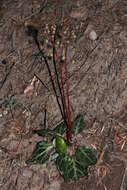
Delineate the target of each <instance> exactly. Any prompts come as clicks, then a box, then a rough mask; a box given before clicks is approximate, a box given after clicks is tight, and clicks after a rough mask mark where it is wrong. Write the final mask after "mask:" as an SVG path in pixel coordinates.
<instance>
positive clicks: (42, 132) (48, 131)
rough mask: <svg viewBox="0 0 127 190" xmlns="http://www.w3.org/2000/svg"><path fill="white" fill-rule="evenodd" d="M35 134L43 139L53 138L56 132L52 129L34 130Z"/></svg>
mask: <svg viewBox="0 0 127 190" xmlns="http://www.w3.org/2000/svg"><path fill="white" fill-rule="evenodd" d="M33 132H34V133H35V134H38V135H39V136H42V137H45V136H46V137H47V136H53V135H54V134H55V133H54V131H53V130H51V129H38V130H34V131H33Z"/></svg>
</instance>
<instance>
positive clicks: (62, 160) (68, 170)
mask: <svg viewBox="0 0 127 190" xmlns="http://www.w3.org/2000/svg"><path fill="white" fill-rule="evenodd" d="M56 165H57V168H58V170H59V172H60V174H61V176H63V178H64V180H65V181H69V180H70V179H72V180H74V181H77V180H78V179H79V178H80V177H83V176H85V175H87V173H88V172H87V168H83V167H82V165H80V163H78V162H77V161H75V160H74V159H73V158H72V156H68V155H66V156H64V157H63V156H59V157H58V158H57V161H56Z"/></svg>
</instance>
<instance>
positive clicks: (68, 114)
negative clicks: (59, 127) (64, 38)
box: [65, 45, 72, 141]
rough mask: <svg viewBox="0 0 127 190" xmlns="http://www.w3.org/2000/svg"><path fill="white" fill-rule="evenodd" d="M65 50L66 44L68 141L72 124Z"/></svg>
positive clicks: (70, 138)
mask: <svg viewBox="0 0 127 190" xmlns="http://www.w3.org/2000/svg"><path fill="white" fill-rule="evenodd" d="M67 50H68V46H67V45H66V48H65V77H66V79H65V80H66V81H65V82H66V97H67V120H68V129H67V139H68V141H71V140H72V126H71V111H70V100H69V82H68V70H67V64H68V63H67Z"/></svg>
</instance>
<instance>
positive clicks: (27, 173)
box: [22, 169, 32, 178]
mask: <svg viewBox="0 0 127 190" xmlns="http://www.w3.org/2000/svg"><path fill="white" fill-rule="evenodd" d="M22 175H23V176H24V177H28V178H31V177H32V171H31V170H28V169H25V170H24V171H23V174H22Z"/></svg>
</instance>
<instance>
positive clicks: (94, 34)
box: [89, 30, 97, 41]
mask: <svg viewBox="0 0 127 190" xmlns="http://www.w3.org/2000/svg"><path fill="white" fill-rule="evenodd" d="M89 39H90V40H92V41H94V40H96V39H97V33H96V32H95V31H94V30H91V32H90V33H89Z"/></svg>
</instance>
